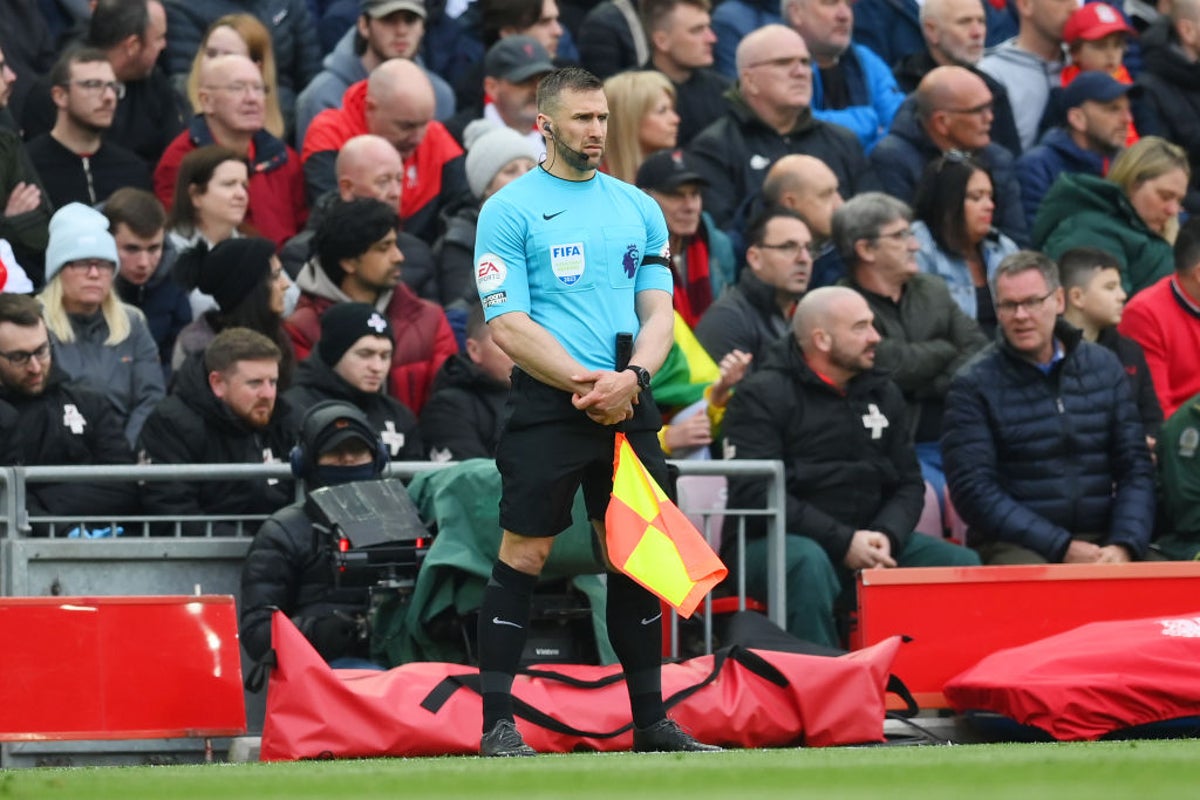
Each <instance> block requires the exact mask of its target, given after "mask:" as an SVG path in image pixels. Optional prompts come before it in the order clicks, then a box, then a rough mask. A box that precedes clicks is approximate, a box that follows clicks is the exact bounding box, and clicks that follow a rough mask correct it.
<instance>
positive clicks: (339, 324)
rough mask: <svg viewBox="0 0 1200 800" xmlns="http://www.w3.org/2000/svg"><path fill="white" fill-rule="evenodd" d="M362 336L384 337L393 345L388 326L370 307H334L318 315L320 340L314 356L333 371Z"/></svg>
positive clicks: (367, 304) (366, 304)
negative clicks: (319, 358)
mask: <svg viewBox="0 0 1200 800" xmlns="http://www.w3.org/2000/svg"><path fill="white" fill-rule="evenodd" d="M364 336H383V337H386V338H387V340H388V341H389V342H392V343H393V344H394V343H395V338H394V337H393V336H392V326H391V323H389V322H388V320H387V317H385V316H384V315H383V314H380V313H379V312H378V311H376V310H375V307H374V306H372V305H370V304H369V303H344V302H343V303H336V304H334V305H332V306H330V307H329V309H328V310H327V311H326V312H325V313H324V314H322V315H321V339H320V341H318V342H317V354H318V355H319V356H321V360H322V361H324V362H325V363H326V364H328V365H329V366H331V367H332V366H333V365H334V364H336V363H337V362H339V361H341V360H342V356H344V355H345V354H346V351H347V350H349V349H350V348H351V347H353V346H354V343H355V342H357V341H358V340H359V339H361V338H362V337H364Z"/></svg>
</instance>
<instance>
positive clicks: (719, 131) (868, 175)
mask: <svg viewBox="0 0 1200 800" xmlns="http://www.w3.org/2000/svg"><path fill="white" fill-rule="evenodd" d="M726 97H727V98H728V99H729V110H728V111H726V112H725V115H724V116H722V117H720V118H719V119H718V120H717V121H716V122H714V123H712V124H711V125H709V126H708V127H707V128H705V129H704V130H703V131H701V132H700V133H699V134H698V135H697V136H696V137H695V138H694V139H692V143H691V144H690V145H688V153H689V154H690V155H691V156H692V159H693V161H692V165H693V167H694V168H695V170H696V172H698V173H700V175H701V177H703V178H704V179H705V180H706V181H708V186H707V187H706V188H705V189H704V210H705V211H707V212H708V213H709V214H711V215H712V218H713V220H714V221H715V222H716V223H717V226H718V227H719V228H721V229H722V230H726V231H728V230H730V229H733V230H741V229H742V228H744V227H745V223H746V219H745V217H746V215H747V213H748V212H749V210H750V207H751V204H752V203H753V202H754V199H755V197H756V196H757V195H758V194H759V193H760V191H761V190H762V184H763V179H764V178H766V175H767V170H768V169H769V168H770V166H771V165H772V164H774V163H775V162H776V161H778V160H779V159H780V158H781V157H783V156H786V155H790V154H793V153H800V154H803V155H810V156H815V157H816V158H819V159H821V160H822V161H824V162H825V163H826V164H827V165H828V166H829V168H830V169H831V170H833V172H834V174H835V175H837V178H838V184H839V186H840V188H841V193H842V194H843V195H844V196H845V197H852V196H854V195H856V194H858V193H859V192H863V191H867V190H870V189H874V188H876V187H877V183H876V180H875V176H874V174H873V173H872V171H871V168H870V167H869V166H868V165H867V160H866V157H865V156H864V155H863V148H862V145H861V144H859V142H858V139H857V138H856V137H855V135H854V133H853V132H852V131H850V130H849V129H848V128H843V127H842V126H841V125H836V124H834V123H832V122H824V121H822V120H819V119H815V118H814V117H813V115H812V111H811V110H810V109H804V110H803V111H802V112H801V114H800V117H799V119H798V120H797V122H796V126H795V127H794V128H793V129H792V130H791V131H790V132H789V133H787V134H786V135H781V134H780V133H779V132H778V131H776V130H775V129H774V128H771V127H769V126H768V125H767V124H766V123H765V122H763V121H762V120H761V119H760V118H759V117H758V115H757V114H755V113H754V112H753V111H751V110H750V107H749V106H748V105H746V103H745V101H744V100H743V99H742V95H741V92H740V91H739V90H738V89H737V88H733V89H730V90H729V93H728V94H727V95H726Z"/></svg>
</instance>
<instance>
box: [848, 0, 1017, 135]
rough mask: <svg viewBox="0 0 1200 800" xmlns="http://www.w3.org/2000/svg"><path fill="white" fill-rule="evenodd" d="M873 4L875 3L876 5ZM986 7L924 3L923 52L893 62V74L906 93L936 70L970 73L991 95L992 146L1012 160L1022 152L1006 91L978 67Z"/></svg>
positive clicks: (954, 1)
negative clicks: (959, 69) (961, 69)
mask: <svg viewBox="0 0 1200 800" xmlns="http://www.w3.org/2000/svg"><path fill="white" fill-rule="evenodd" d="M875 4H876V5H878V4H879V3H878V2H877V0H875ZM985 5H986V4H985V3H984V0H925V2H924V3H923V4H922V5H921V12H920V15H921V34H922V36H923V37H924V42H925V47H924V48H921V49H919V50H916V51H914V52H912V53H910V54H909V55H907V56H905V57H904V58H902V59H900V60H899V61H896V62H895V63H894V65H893V67H892V73H893V74H894V75H895V76H896V83H897V84H898V85H899V86H900V89H901V91H903V92H904V93H905V94H911V93H912V92H914V91H916V89H917V85H918V84H919V83H920V82H921V79H922V78H924V77H925V76H926V75H927V74H929V72H930V70H933V69H935V68H937V67H947V66H959V67H965V68H966V69H969V70H971V71H972V72H974V73H975V74H976V75H978V76H979V77H980V78H982V79H983V81H984V83H986V84H987V87H988V89H989V90H991V92H992V113H993V119H992V141H994V142H995V143H996V144H998V145H1000V146H1001V147H1003V148H1004V149H1006V150H1008V151H1009V152H1010V153H1012V154H1013V155H1014V156H1016V155H1020V153H1021V137H1020V136H1018V135H1017V123H1016V120H1015V119H1014V118H1013V111H1012V106H1010V105H1009V102H1008V90H1007V89H1005V88H1004V84H1002V83H1000V81H998V80H996V79H995V78H993V77H992V76H991V75H988V74H987V73H986V72H980V71H979V70H978V68H977V67H978V64H979V60H980V59H981V58H983V52H984V45H985V42H986V38H987V35H988V34H989V33H991V29H990V28H989V27H988V12H985V11H984V7H985ZM861 10H862V3H861V2H860V3H858V4H856V5H855V7H854V13H855V18H856V20H857V19H858V18H859V17H858V16H857V15H858V14H859V13H860V12H861ZM993 11H994V9H993Z"/></svg>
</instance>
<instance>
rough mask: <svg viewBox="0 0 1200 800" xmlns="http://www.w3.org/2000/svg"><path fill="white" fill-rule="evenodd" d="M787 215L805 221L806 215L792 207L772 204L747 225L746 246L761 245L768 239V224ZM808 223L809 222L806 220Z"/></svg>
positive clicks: (789, 217)
mask: <svg viewBox="0 0 1200 800" xmlns="http://www.w3.org/2000/svg"><path fill="white" fill-rule="evenodd" d="M779 217H786V218H787V219H798V220H800V221H801V222H804V217H802V216H800V215H799V214H797V213H796V212H795V211H792V210H791V209H790V208H784V207H783V206H770V207H768V208H766V209H765V210H763V211H762V212H760V213H759V214H758V215H757V216H755V217H754V219H752V220H750V224H749V225H748V226H747V227H746V246H747V247H761V246H762V244H763V242H765V241H766V240H767V225H768V224H769V223H770V222H771V220H773V219H778V218H779ZM804 224H805V225H807V224H808V223H807V222H804Z"/></svg>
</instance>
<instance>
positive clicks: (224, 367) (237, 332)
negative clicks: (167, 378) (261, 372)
mask: <svg viewBox="0 0 1200 800" xmlns="http://www.w3.org/2000/svg"><path fill="white" fill-rule="evenodd" d="M282 356H283V354H282V353H281V352H280V351H279V346H278V345H277V344H275V343H274V342H272V341H271V340H270V339H268V338H267V337H266V336H263V335H262V334H261V333H259V332H258V331H252V330H250V329H249V328H228V329H226V330H223V331H221V332H220V333H218V334H217V336H216V338H215V339H213V340H212V341H211V342H210V343H209V345H208V347H207V348H206V349H205V351H204V368H205V369H206V370H208V371H209V372H221V373H227V372H229V370H231V369H233V367H234V366H236V365H237V362H239V361H274V362H275V363H279V360H280V358H282Z"/></svg>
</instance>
